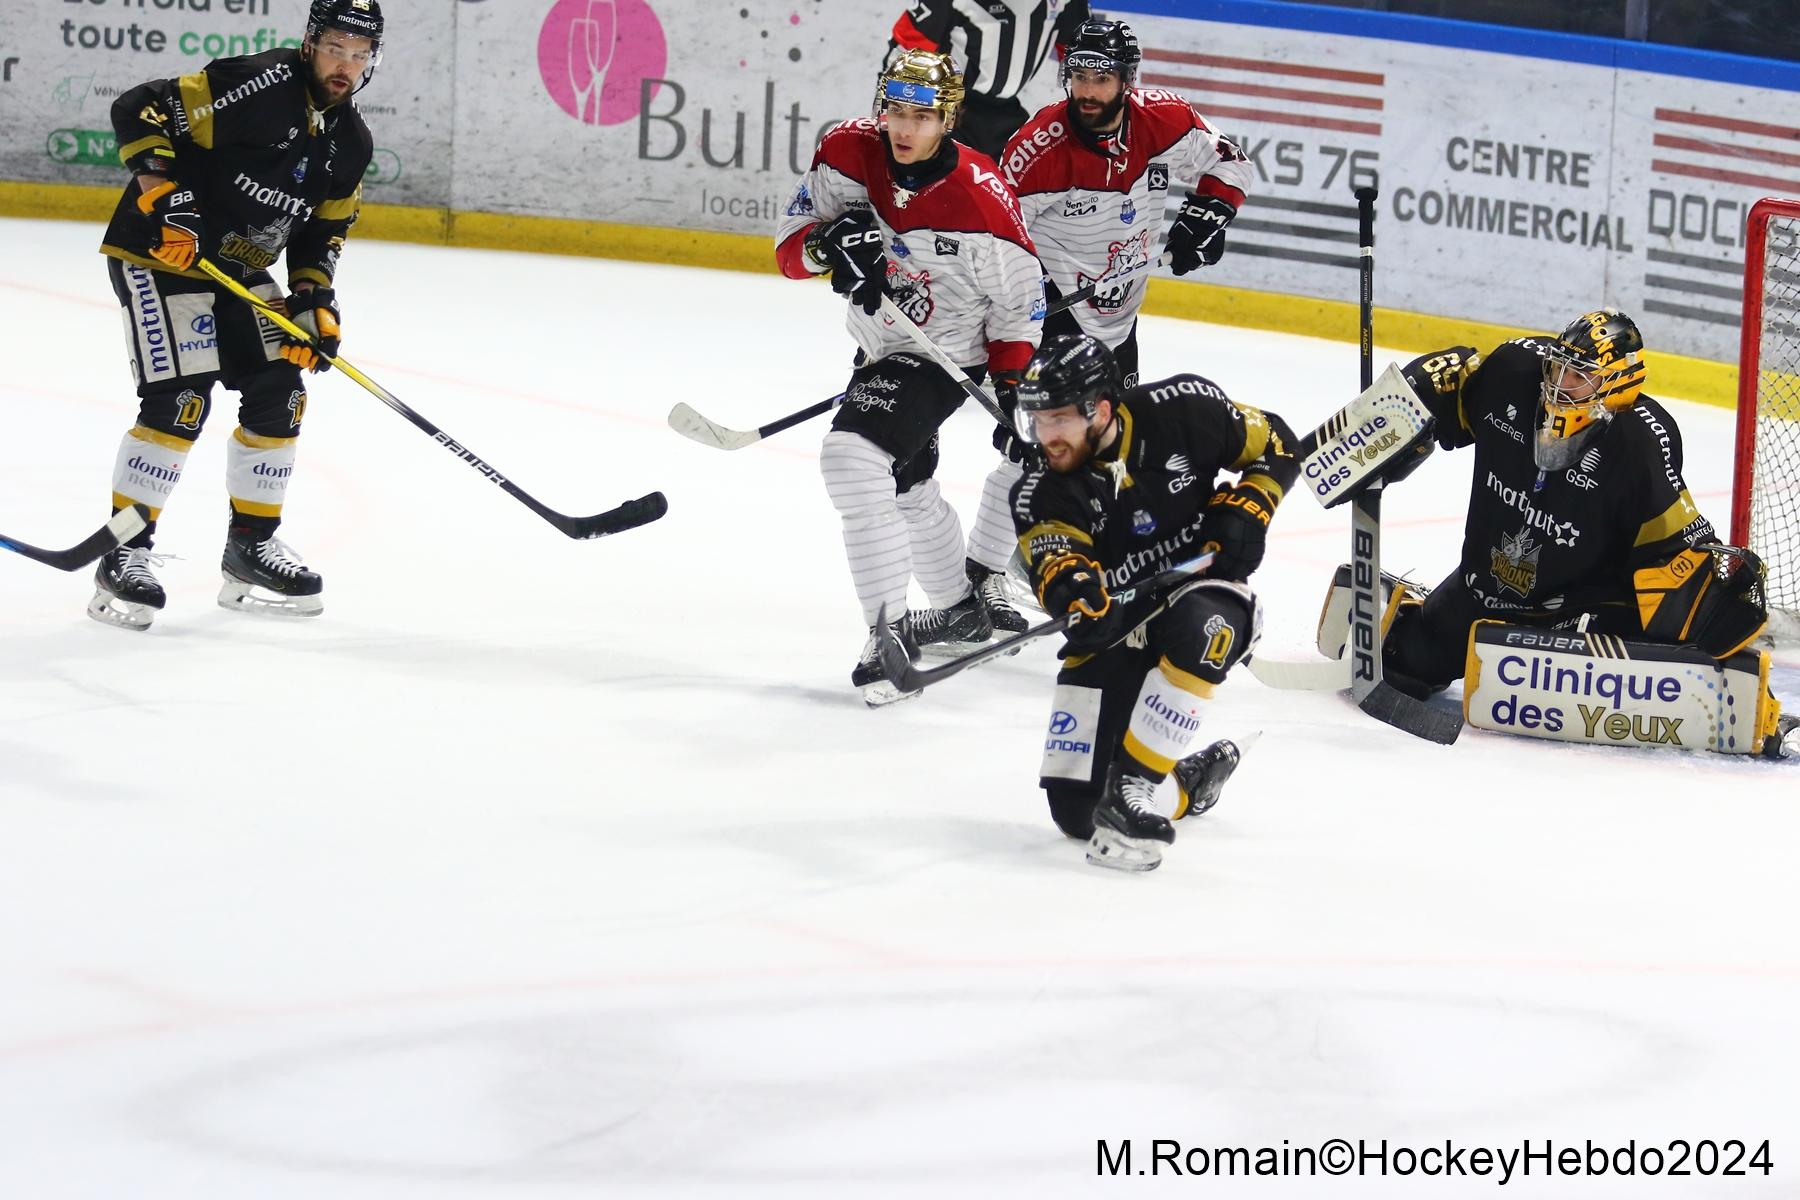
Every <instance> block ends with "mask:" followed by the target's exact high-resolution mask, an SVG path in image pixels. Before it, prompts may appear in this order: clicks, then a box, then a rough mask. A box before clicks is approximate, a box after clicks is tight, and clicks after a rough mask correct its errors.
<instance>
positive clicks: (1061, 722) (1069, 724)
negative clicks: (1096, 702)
mask: <svg viewBox="0 0 1800 1200" xmlns="http://www.w3.org/2000/svg"><path fill="white" fill-rule="evenodd" d="M1080 724H1081V722H1079V721H1077V720H1076V719H1075V714H1074V713H1067V712H1061V711H1058V712H1054V713H1051V714H1050V732H1051V733H1053V734H1055V735H1056V736H1057V737H1067V736H1069V735H1070V734H1071V733H1074V732H1075V729H1076V727H1077V726H1078V725H1080Z"/></svg>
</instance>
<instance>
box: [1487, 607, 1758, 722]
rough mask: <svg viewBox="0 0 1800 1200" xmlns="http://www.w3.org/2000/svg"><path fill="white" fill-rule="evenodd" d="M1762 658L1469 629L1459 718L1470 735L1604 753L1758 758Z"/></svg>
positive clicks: (1540, 632)
mask: <svg viewBox="0 0 1800 1200" xmlns="http://www.w3.org/2000/svg"><path fill="white" fill-rule="evenodd" d="M1768 675H1769V656H1768V654H1767V653H1766V652H1762V651H1740V652H1739V653H1737V654H1733V655H1730V656H1729V657H1727V658H1723V659H1715V658H1714V657H1712V656H1711V655H1709V654H1707V653H1706V652H1704V651H1702V650H1700V649H1697V648H1696V647H1693V646H1677V645H1669V644H1666V643H1653V642H1636V641H1627V640H1625V639H1624V638H1619V637H1612V636H1609V635H1605V634H1594V633H1570V632H1562V631H1557V630H1549V629H1534V628H1531V627H1529V626H1524V625H1508V624H1505V623H1504V622H1500V621H1477V622H1475V624H1474V625H1473V626H1472V627H1471V628H1470V630H1469V650H1468V663H1467V668H1466V672H1465V675H1464V680H1463V715H1464V717H1465V718H1466V719H1467V720H1468V722H1469V724H1471V725H1473V726H1475V727H1476V728H1478V729H1488V730H1493V731H1495V732H1497V733H1514V734H1520V735H1523V736H1525V737H1538V738H1549V739H1552V740H1555V741H1563V742H1587V743H1591V744H1594V745H1602V746H1639V747H1651V748H1664V749H1678V750H1715V751H1718V752H1719V753H1721V754H1757V753H1761V752H1763V750H1764V749H1765V747H1766V746H1767V744H1768V742H1769V740H1770V739H1771V738H1772V737H1773V738H1775V739H1776V741H1777V742H1779V729H1780V721H1781V706H1780V704H1778V703H1777V702H1776V701H1775V698H1774V697H1773V696H1772V695H1771V694H1770V693H1769V688H1768Z"/></svg>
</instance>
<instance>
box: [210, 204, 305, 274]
mask: <svg viewBox="0 0 1800 1200" xmlns="http://www.w3.org/2000/svg"><path fill="white" fill-rule="evenodd" d="M293 228H294V218H292V217H276V218H275V219H274V220H273V221H270V222H269V223H268V224H267V225H264V226H261V227H260V228H259V227H254V226H253V227H252V228H251V229H250V230H249V231H248V232H246V233H242V234H238V233H228V234H226V235H225V240H224V241H222V242H220V243H219V257H220V258H229V259H230V260H231V261H232V262H237V263H242V264H244V265H245V266H246V267H249V268H250V269H251V270H253V271H261V270H263V269H265V268H266V267H268V266H269V264H270V263H273V262H274V261H275V260H276V259H277V258H280V257H281V251H282V248H283V247H284V246H286V245H287V244H288V238H289V237H291V236H292V233H293Z"/></svg>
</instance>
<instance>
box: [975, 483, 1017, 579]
mask: <svg viewBox="0 0 1800 1200" xmlns="http://www.w3.org/2000/svg"><path fill="white" fill-rule="evenodd" d="M1024 475H1025V468H1024V467H1022V466H1020V465H1019V464H1018V463H1016V462H1013V461H1012V460H1011V459H1004V460H1002V461H1001V463H1000V465H999V466H997V467H995V468H994V469H993V470H992V471H990V472H988V477H987V482H986V483H985V484H983V485H982V488H981V505H980V506H979V507H978V508H976V510H975V527H974V528H973V529H971V530H970V531H969V557H970V558H972V559H974V560H975V561H976V562H978V563H980V564H981V565H982V566H984V567H986V568H987V569H988V570H990V571H998V572H1000V573H1001V574H1005V572H1006V567H1007V564H1008V563H1010V562H1011V561H1012V556H1013V551H1014V550H1016V549H1017V548H1018V545H1019V538H1018V533H1017V531H1016V530H1015V529H1014V528H1013V519H1012V502H1011V501H1012V489H1013V484H1015V483H1017V482H1019V480H1020V479H1021V478H1023V477H1024Z"/></svg>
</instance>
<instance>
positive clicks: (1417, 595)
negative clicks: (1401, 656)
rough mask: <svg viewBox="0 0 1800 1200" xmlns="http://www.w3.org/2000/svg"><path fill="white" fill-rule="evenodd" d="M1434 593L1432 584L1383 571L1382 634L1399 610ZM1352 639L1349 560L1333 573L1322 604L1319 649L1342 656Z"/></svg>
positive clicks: (1322, 652)
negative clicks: (1419, 583) (1425, 585)
mask: <svg viewBox="0 0 1800 1200" xmlns="http://www.w3.org/2000/svg"><path fill="white" fill-rule="evenodd" d="M1429 595H1431V591H1430V589H1429V588H1422V587H1420V586H1419V585H1418V584H1416V583H1413V582H1411V581H1409V580H1405V579H1402V578H1400V577H1399V576H1398V575H1390V574H1389V573H1388V572H1386V571H1383V572H1382V573H1381V602H1382V606H1383V607H1382V613H1381V636H1382V638H1383V639H1386V637H1387V634H1388V630H1390V629H1392V628H1393V626H1394V620H1395V618H1396V617H1398V616H1399V614H1400V611H1401V610H1402V609H1406V608H1413V607H1417V606H1418V605H1420V604H1423V603H1424V602H1425V598H1426V597H1427V596H1429ZM1349 640H1350V564H1349V563H1342V564H1340V565H1339V566H1338V569H1337V571H1336V573H1335V574H1333V575H1332V577H1331V586H1330V587H1328V588H1326V589H1325V603H1324V604H1323V605H1321V606H1320V608H1319V633H1318V643H1319V653H1320V654H1323V655H1324V656H1325V657H1326V658H1342V657H1343V656H1344V645H1345V643H1347V642H1348V641H1349Z"/></svg>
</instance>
